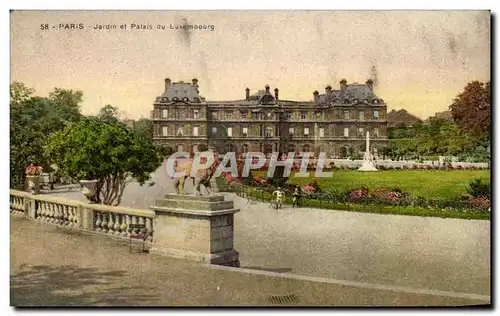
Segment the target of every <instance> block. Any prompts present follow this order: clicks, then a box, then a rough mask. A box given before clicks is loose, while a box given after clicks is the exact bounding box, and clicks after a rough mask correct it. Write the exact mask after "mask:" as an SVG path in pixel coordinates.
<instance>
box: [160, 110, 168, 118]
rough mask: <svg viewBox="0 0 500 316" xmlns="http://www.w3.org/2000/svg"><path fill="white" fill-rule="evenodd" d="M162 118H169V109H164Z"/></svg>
mask: <svg viewBox="0 0 500 316" xmlns="http://www.w3.org/2000/svg"><path fill="white" fill-rule="evenodd" d="M161 117H162V118H167V117H168V110H167V109H163V110H162V113H161Z"/></svg>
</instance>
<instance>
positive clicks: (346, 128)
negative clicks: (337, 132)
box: [344, 127, 349, 137]
mask: <svg viewBox="0 0 500 316" xmlns="http://www.w3.org/2000/svg"><path fill="white" fill-rule="evenodd" d="M344 137H349V127H344Z"/></svg>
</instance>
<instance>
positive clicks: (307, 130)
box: [304, 127, 309, 137]
mask: <svg viewBox="0 0 500 316" xmlns="http://www.w3.org/2000/svg"><path fill="white" fill-rule="evenodd" d="M304 136H305V137H307V136H309V128H308V127H304Z"/></svg>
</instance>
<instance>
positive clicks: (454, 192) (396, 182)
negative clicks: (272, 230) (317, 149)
mask: <svg viewBox="0 0 500 316" xmlns="http://www.w3.org/2000/svg"><path fill="white" fill-rule="evenodd" d="M266 174H267V172H264V171H259V172H256V173H255V175H258V176H259V177H264V178H265V177H266ZM478 178H482V179H483V181H487V182H490V170H456V171H445V170H383V171H382V170H381V171H378V172H360V171H356V170H336V171H333V176H332V177H329V178H315V177H314V172H310V175H309V177H308V178H297V177H294V176H293V175H292V176H291V177H290V178H289V183H293V184H300V185H306V184H308V183H309V182H311V181H312V180H316V181H318V183H319V184H320V187H321V188H322V189H325V190H328V189H335V190H341V191H344V190H352V189H356V188H360V187H367V188H369V189H374V188H379V187H389V188H399V189H401V190H402V191H403V192H409V193H411V194H412V195H414V196H422V197H426V198H433V199H445V198H454V197H457V196H460V195H461V194H466V193H467V190H466V188H467V186H468V184H469V181H470V180H473V179H478Z"/></svg>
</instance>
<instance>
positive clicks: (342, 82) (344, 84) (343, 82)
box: [340, 79, 347, 92]
mask: <svg viewBox="0 0 500 316" xmlns="http://www.w3.org/2000/svg"><path fill="white" fill-rule="evenodd" d="M346 89H347V80H345V79H342V80H340V92H345V90H346Z"/></svg>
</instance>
